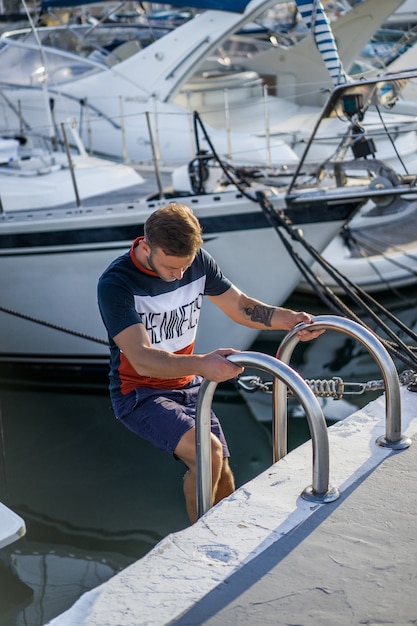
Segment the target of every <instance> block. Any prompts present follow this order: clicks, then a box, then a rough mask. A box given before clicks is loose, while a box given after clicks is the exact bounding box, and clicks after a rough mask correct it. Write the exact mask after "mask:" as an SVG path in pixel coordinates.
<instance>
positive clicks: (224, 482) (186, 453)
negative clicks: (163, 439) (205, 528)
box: [175, 428, 234, 524]
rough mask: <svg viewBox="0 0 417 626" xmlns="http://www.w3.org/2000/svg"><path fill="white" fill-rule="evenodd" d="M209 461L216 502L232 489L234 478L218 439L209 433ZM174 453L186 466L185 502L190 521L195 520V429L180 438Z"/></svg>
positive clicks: (214, 500) (214, 501)
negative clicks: (210, 462)
mask: <svg viewBox="0 0 417 626" xmlns="http://www.w3.org/2000/svg"><path fill="white" fill-rule="evenodd" d="M211 444H212V445H211V461H212V486H213V503H214V504H216V503H217V502H219V501H220V500H222V499H223V498H225V497H226V496H228V495H230V494H231V493H232V492H233V491H234V479H233V474H232V471H231V469H230V467H229V463H228V460H227V459H223V449H222V445H221V443H220V441H219V440H218V439H217V437H215V436H214V435H211ZM175 454H176V456H178V458H180V459H181V460H182V461H183V462H184V463H185V464H186V465H187V467H188V471H187V472H186V474H185V476H184V483H183V490H184V497H185V504H186V509H187V513H188V517H189V519H190V522H191V523H192V524H194V522H196V521H197V519H198V518H197V502H196V450H195V429H194V428H192V429H191V430H189V431H188V432H186V433H185V435H184V436H183V437H182V438H181V440H180V442H179V444H178V446H177V447H176V449H175Z"/></svg>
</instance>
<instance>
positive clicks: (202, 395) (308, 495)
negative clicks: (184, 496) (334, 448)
mask: <svg viewBox="0 0 417 626" xmlns="http://www.w3.org/2000/svg"><path fill="white" fill-rule="evenodd" d="M227 358H228V359H229V360H230V361H232V362H233V363H236V364H237V365H241V366H243V367H257V368H259V369H261V370H263V371H265V372H267V373H269V374H272V375H273V376H275V377H276V378H277V379H282V380H283V381H284V383H285V385H286V386H288V387H289V388H290V389H291V391H292V392H293V394H294V395H295V396H296V397H297V398H298V399H299V401H300V403H301V405H302V406H303V408H304V411H305V413H306V417H307V421H308V425H309V428H310V433H311V439H312V445H313V478H312V485H310V486H309V487H306V489H304V491H303V492H302V494H301V495H302V497H303V498H305V499H308V500H313V501H315V502H332V501H333V500H336V499H337V498H338V497H339V495H340V494H339V491H338V489H337V488H335V487H332V486H331V485H329V440H328V435H327V425H326V420H325V419H324V415H323V412H322V410H321V407H320V404H319V402H318V400H317V398H316V397H315V395H314V394H313V392H312V391H311V389H310V387H309V386H308V385H307V383H306V382H305V381H304V380H303V379H302V377H301V376H300V375H299V374H298V373H297V372H296V371H295V370H294V369H293V368H291V367H290V366H289V365H287V364H285V363H283V362H282V361H279V360H278V359H276V358H275V357H273V356H270V355H267V354H263V353H259V352H240V353H239V354H232V355H229V356H228V357H227ZM216 387H217V383H215V382H213V381H209V380H203V382H202V384H201V387H200V391H199V394H198V399H197V408H196V457H197V464H196V465H197V469H196V473H197V484H196V491H197V515H198V517H201V515H203V514H204V513H206V512H207V511H208V510H209V509H210V508H211V506H212V504H213V503H212V475H211V438H210V409H211V404H212V401H213V396H214V392H215V389H216Z"/></svg>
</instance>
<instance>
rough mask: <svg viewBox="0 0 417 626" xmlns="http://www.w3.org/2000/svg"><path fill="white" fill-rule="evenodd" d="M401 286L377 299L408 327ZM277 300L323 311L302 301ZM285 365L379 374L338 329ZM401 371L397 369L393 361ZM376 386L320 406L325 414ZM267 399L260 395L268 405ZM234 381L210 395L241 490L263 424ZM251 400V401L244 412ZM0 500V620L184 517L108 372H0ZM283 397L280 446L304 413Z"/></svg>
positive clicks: (408, 308) (100, 574)
mask: <svg viewBox="0 0 417 626" xmlns="http://www.w3.org/2000/svg"><path fill="white" fill-rule="evenodd" d="M413 298H414V290H413V289H412V288H410V289H408V290H403V291H401V292H400V294H398V295H395V296H392V295H391V296H389V297H386V303H387V304H388V305H389V307H390V309H391V310H393V311H395V312H396V314H397V315H398V316H400V317H401V318H402V319H403V320H404V321H405V322H406V323H407V324H408V325H409V326H410V327H414V329H415V328H416V327H417V322H416V320H417V306H416V303H415V301H414V300H413ZM286 305H287V306H291V307H293V308H297V309H299V310H308V311H311V312H313V313H315V314H319V313H327V311H326V310H324V308H323V306H322V305H321V304H320V303H319V302H318V301H317V300H315V299H313V298H312V297H307V296H293V297H292V298H291V299H290V300H289V301H288V302H287V303H286ZM283 336H284V334H280V333H274V334H272V333H271V334H270V335H268V334H266V333H265V334H263V335H261V336H260V337H259V339H258V340H257V341H256V342H255V344H254V345H253V347H252V349H253V350H256V351H261V352H266V353H268V354H275V352H276V348H277V345H278V342H279V340H280V338H281V337H283ZM291 364H292V365H293V366H294V367H296V368H297V369H298V370H299V371H300V373H301V374H302V375H303V376H304V377H305V378H317V377H320V378H331V377H332V376H336V375H340V376H342V377H343V378H344V380H351V381H355V382H366V381H368V380H373V379H380V378H381V374H380V372H379V370H378V368H377V366H376V365H375V363H373V362H372V359H371V358H370V356H369V354H368V353H367V352H366V350H365V349H364V348H363V347H362V346H361V345H360V344H359V343H358V342H355V341H354V340H352V339H351V338H349V337H347V336H345V335H342V334H341V333H335V332H334V331H332V332H329V331H328V332H327V333H325V335H324V336H323V337H321V338H320V339H319V340H317V341H316V342H311V343H308V344H299V346H298V347H297V349H296V351H295V352H294V356H293V359H292V361H291ZM399 369H400V370H401V367H400V368H399ZM373 397H375V394H374V395H372V394H367V395H365V396H360V397H351V398H349V399H348V400H347V401H346V400H343V401H341V403H345V404H342V405H338V403H337V402H335V401H333V400H331V401H329V403H328V404H327V405H326V407H325V414H326V416H327V417H330V418H334V417H335V416H336V415H337V413H338V412H340V410H339V409H338V408H337V407H338V406H342V412H343V411H345V414H347V413H350V412H351V410H350V409H352V410H354V408H355V406H362V405H363V404H365V403H366V402H368V401H369V400H370V399H372V398H373ZM268 402H270V397H269V398H265V397H263V398H260V404H261V405H262V404H264V405H265V404H266V405H268ZM250 406H251V407H252V408H250V407H249V405H248V403H247V401H245V399H243V398H242V395H241V394H239V393H238V392H237V391H236V389H235V388H233V387H232V386H228V385H219V386H218V388H217V390H216V394H215V401H214V408H215V410H216V412H217V413H218V415H219V417H220V419H221V422H222V424H223V427H224V429H225V432H226V435H227V438H228V441H229V445H230V448H231V453H232V459H231V464H232V468H233V470H234V473H235V477H236V482H237V485H238V486H240V485H242V484H244V483H245V482H247V481H248V480H250V479H251V478H253V477H254V476H256V475H257V474H259V473H260V472H262V471H263V470H264V469H266V468H267V467H269V466H270V464H271V462H272V449H271V436H270V434H271V428H270V423H268V422H259V420H257V419H256V417H255V416H254V412H255V413H256V411H257V409H256V406H257V405H256V402H255V403H254V404H251V405H250ZM254 407H255V408H254ZM0 411H1V427H2V428H1V430H0V433H2V437H1V439H0V443H1V446H0V453H1V460H0V501H2V502H3V503H4V504H6V505H7V506H9V507H10V508H12V509H13V510H15V511H16V512H17V513H19V514H20V515H21V516H22V517H23V518H24V520H25V522H26V526H27V533H26V536H25V537H23V538H22V539H20V540H19V541H17V542H15V543H14V544H12V545H11V546H8V547H7V548H5V549H3V550H2V551H1V553H0V626H20V625H22V626H23V625H24V626H40V625H42V624H45V623H46V622H48V621H49V620H50V619H52V618H53V617H54V616H56V615H58V614H60V613H62V612H63V611H65V610H66V609H67V608H69V607H70V606H71V605H72V604H73V603H74V602H75V600H76V599H77V598H78V597H79V596H80V595H82V593H84V592H85V591H88V590H89V589H91V588H93V587H96V586H97V585H99V584H100V583H102V582H104V581H105V580H107V579H108V578H109V577H111V576H113V575H114V574H115V573H117V572H118V571H120V570H121V569H123V568H124V567H126V566H127V565H128V564H130V563H131V562H133V561H135V560H137V559H138V558H140V557H141V556H143V555H144V554H146V553H147V552H148V551H149V550H150V549H151V548H152V547H153V546H154V545H155V544H156V543H157V542H158V541H159V540H160V539H162V538H163V537H164V536H166V535H167V534H169V533H171V532H175V531H178V530H180V529H182V528H184V527H185V526H186V525H187V523H188V522H187V517H186V514H185V508H184V502H183V495H182V475H183V473H184V470H183V467H182V465H181V464H180V463H176V462H174V461H172V460H171V459H170V458H168V457H167V456H165V455H163V454H160V453H159V452H157V451H155V450H154V449H153V448H152V447H151V446H150V445H148V444H147V443H146V442H143V441H142V440H140V439H139V438H137V437H135V436H134V435H132V434H131V433H130V432H128V431H127V430H126V429H125V428H124V427H123V426H121V425H120V424H119V423H118V422H117V421H116V420H115V419H114V417H113V414H112V412H111V410H110V404H109V399H108V395H107V380H106V377H105V376H103V377H102V380H95V381H94V384H92V383H91V382H88V381H86V382H85V383H80V382H79V380H78V381H74V380H71V379H68V378H66V377H65V378H58V379H57V378H54V382H52V383H51V382H50V381H49V380H48V378H47V377H46V379H45V377H44V378H41V379H37V380H33V379H32V380H31V379H30V378H29V379H28V377H27V376H26V375H25V376H22V377H20V378H19V377H17V378H15V379H14V380H10V378H9V377H8V376H7V374H6V373H5V371H3V370H2V369H1V368H0ZM299 415H300V411H299V409H298V407H297V406H296V404H295V403H294V402H293V401H290V420H289V449H292V448H294V447H296V446H298V445H299V444H300V443H302V442H304V441H306V440H307V439H308V438H309V431H308V426H307V422H306V419H305V417H304V416H303V415H301V417H300V416H299Z"/></svg>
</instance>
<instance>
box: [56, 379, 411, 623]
mask: <svg viewBox="0 0 417 626" xmlns="http://www.w3.org/2000/svg"><path fill="white" fill-rule="evenodd" d="M401 403H402V432H403V434H405V435H407V436H408V437H410V438H411V440H412V444H411V446H410V447H409V448H407V449H405V450H402V451H398V452H396V451H393V450H390V449H388V448H384V447H381V446H378V445H377V444H376V443H375V442H376V439H377V437H379V436H380V435H383V434H384V433H385V398H384V396H381V397H380V398H378V399H377V400H375V401H374V402H372V403H370V404H369V405H367V406H366V407H364V408H363V409H361V410H360V411H358V412H356V413H355V414H353V415H352V416H350V417H349V418H347V419H345V420H343V421H341V422H338V423H337V424H335V425H334V426H332V427H331V428H329V431H328V432H329V445H330V483H331V484H332V485H333V486H336V487H338V489H339V490H340V493H341V496H340V498H339V499H337V500H335V501H334V502H331V503H328V504H317V503H312V502H308V501H307V500H305V499H304V498H302V497H301V495H300V494H301V492H302V491H303V489H304V488H305V487H306V486H308V485H309V484H311V477H312V473H311V471H312V469H311V468H312V453H311V449H312V445H311V441H310V442H307V443H305V444H304V445H302V446H300V447H299V448H297V449H296V450H293V451H292V452H290V453H289V454H288V455H287V456H286V457H284V458H283V459H281V460H280V461H279V462H278V463H276V464H274V465H272V466H271V468H269V469H268V470H267V471H265V472H263V473H262V474H261V475H260V476H258V477H257V478H255V479H254V480H252V481H250V482H249V483H247V484H246V485H243V486H242V487H241V488H239V489H238V490H237V491H236V492H235V493H234V494H233V495H232V496H231V497H230V498H228V499H227V500H225V501H223V502H221V503H220V504H219V505H217V506H216V507H214V508H213V509H211V510H210V511H208V513H206V514H205V515H204V516H203V517H202V518H201V519H200V520H199V521H198V522H197V523H196V524H194V525H193V526H191V527H189V528H186V529H185V530H183V531H181V532H179V533H174V534H172V535H169V536H168V537H166V538H165V539H163V540H162V541H161V542H160V543H159V544H158V545H157V546H156V547H155V548H154V549H153V550H152V551H151V552H150V553H149V554H147V555H146V556H145V557H144V558H142V559H141V560H139V561H137V562H136V563H134V564H133V565H131V566H129V567H128V568H126V569H125V570H123V571H122V572H121V573H120V574H118V575H117V576H115V577H114V578H112V579H111V580H109V581H107V582H106V583H104V584H103V585H101V586H100V587H98V588H96V589H93V590H91V591H89V592H88V593H86V594H84V595H83V596H82V597H81V598H80V599H79V600H78V601H77V602H76V603H75V604H74V606H73V607H71V608H70V609H69V610H68V611H66V612H65V613H63V614H62V615H61V616H59V617H57V618H55V619H54V620H52V621H51V622H50V624H53V626H81V625H83V626H84V625H85V626H86V625H88V626H145V625H146V626H159V625H161V626H162V625H170V626H194V625H195V626H196V625H201V624H204V625H207V626H217V625H218V626H227V625H230V626H232V625H233V626H235V625H236V624H239V625H242V626H244V625H245V624H246V625H248V626H257V625H259V626H268V624H271V625H272V624H273V625H274V626H281V625H282V626H284V625H285V626H287V625H297V626H315V625H317V626H327V625H328V626H334V624H338V626H345V625H346V626H347V625H352V626H353V625H359V624H390V625H395V626H405V625H408V624H416V623H417V594H416V589H417V541H416V539H417V522H416V520H417V394H415V393H412V392H409V391H407V390H406V389H405V388H404V387H403V388H402V389H401Z"/></svg>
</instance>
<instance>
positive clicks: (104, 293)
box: [98, 238, 231, 394]
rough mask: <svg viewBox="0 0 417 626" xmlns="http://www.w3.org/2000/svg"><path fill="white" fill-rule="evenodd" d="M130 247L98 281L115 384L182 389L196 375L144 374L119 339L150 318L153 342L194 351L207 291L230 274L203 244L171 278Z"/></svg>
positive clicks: (125, 389)
mask: <svg viewBox="0 0 417 626" xmlns="http://www.w3.org/2000/svg"><path fill="white" fill-rule="evenodd" d="M139 240H140V238H138V239H136V240H135V241H134V242H133V244H132V247H131V249H130V252H127V253H126V254H124V255H122V256H121V257H119V258H118V259H116V260H115V261H113V263H111V264H110V265H109V267H108V268H107V269H106V270H105V271H104V272H103V274H102V276H101V277H100V279H99V283H98V303H99V308H100V313H101V316H102V319H103V322H104V324H105V326H106V328H107V332H108V335H109V342H110V390H111V391H116V390H120V391H121V392H122V393H123V394H126V393H129V391H132V390H133V389H135V388H137V387H155V388H161V389H163V388H165V389H178V388H181V387H184V386H185V385H186V384H187V383H188V382H189V381H190V380H191V379H192V378H193V377H192V376H187V377H182V378H176V379H163V378H149V377H145V376H140V375H139V374H138V373H137V372H136V371H135V370H134V369H133V367H132V366H131V365H130V363H129V362H128V360H127V359H126V358H125V356H124V355H123V353H122V352H120V350H119V348H118V347H117V346H116V344H115V343H114V341H113V337H115V336H116V335H117V334H118V333H120V332H121V331H122V330H124V329H125V328H128V327H129V326H132V325H133V324H144V326H145V328H146V330H147V333H148V335H149V339H150V342H151V344H152V345H153V346H155V347H157V348H161V349H162V350H167V351H168V352H175V353H177V354H192V352H193V349H194V343H195V337H196V332H197V325H198V320H199V318H200V312H201V306H202V302H203V296H204V295H210V296H217V295H220V294H222V293H224V292H225V291H227V289H229V287H230V286H231V282H230V280H229V279H228V278H226V277H225V276H224V275H223V273H222V271H221V269H220V268H219V266H218V265H217V263H216V261H215V260H214V259H213V257H212V256H211V255H210V254H209V253H208V252H207V251H206V250H204V249H200V250H199V251H198V253H197V255H196V257H195V259H194V261H193V263H192V264H191V266H190V267H189V268H188V269H187V270H186V271H185V272H184V275H183V277H182V278H181V280H175V281H172V282H166V281H164V280H162V279H161V278H159V276H158V275H157V274H155V272H152V271H150V270H148V269H146V268H145V267H143V266H142V265H141V264H140V263H138V261H137V259H136V257H135V256H134V248H135V247H136V246H137V245H138V242H139Z"/></svg>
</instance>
